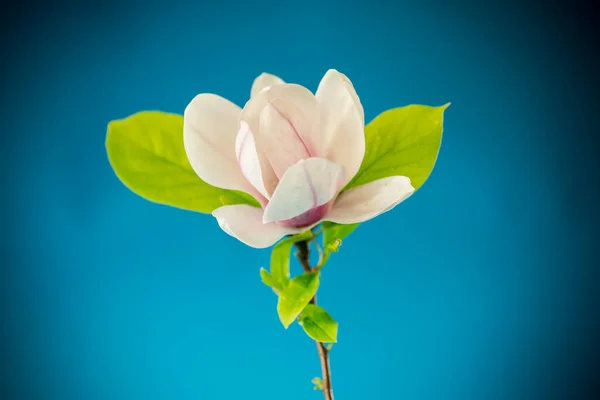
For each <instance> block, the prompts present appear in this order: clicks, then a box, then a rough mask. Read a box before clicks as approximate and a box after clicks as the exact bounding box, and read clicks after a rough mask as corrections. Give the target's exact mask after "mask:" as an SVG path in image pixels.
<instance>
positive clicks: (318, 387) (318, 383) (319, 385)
mask: <svg viewBox="0 0 600 400" xmlns="http://www.w3.org/2000/svg"><path fill="white" fill-rule="evenodd" d="M311 382H312V384H313V385H315V387H313V389H314V390H323V380H322V379H321V378H319V377H316V378H313V379H312V381H311Z"/></svg>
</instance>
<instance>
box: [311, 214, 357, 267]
mask: <svg viewBox="0 0 600 400" xmlns="http://www.w3.org/2000/svg"><path fill="white" fill-rule="evenodd" d="M358 225H360V224H348V225H341V224H336V223H334V222H323V225H322V228H323V259H322V260H321V263H320V264H319V268H320V267H322V266H323V265H325V263H326V262H327V260H329V257H330V256H331V253H335V252H337V251H338V250H339V247H340V246H341V245H342V239H344V238H345V237H347V236H348V235H350V234H351V233H352V232H354V230H355V229H356V228H358Z"/></svg>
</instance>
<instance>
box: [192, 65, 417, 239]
mask: <svg viewBox="0 0 600 400" xmlns="http://www.w3.org/2000/svg"><path fill="white" fill-rule="evenodd" d="M183 134H184V145H185V151H186V154H187V157H188V159H189V161H190V164H191V166H192V168H193V169H194V171H195V172H196V173H197V174H198V176H199V177H200V178H201V179H203V180H204V181H205V182H207V183H209V184H211V185H213V186H216V187H220V188H223V189H231V190H240V191H243V192H246V193H248V194H250V195H252V196H253V197H254V198H255V199H256V200H257V201H258V202H259V203H260V204H261V208H258V207H253V206H250V205H226V206H223V207H220V208H217V209H216V210H214V212H213V216H214V217H215V218H216V219H217V220H218V222H219V226H220V227H221V228H222V229H223V230H224V231H225V232H226V233H228V234H229V235H231V236H233V237H235V238H237V239H239V240H240V241H242V242H243V243H245V244H247V245H249V246H252V247H256V248H264V247H269V246H271V245H273V244H274V243H275V242H277V241H278V240H279V239H280V238H282V237H283V236H285V235H291V234H297V233H301V232H304V231H306V230H307V229H311V228H312V227H314V226H316V225H318V224H319V223H321V222H323V221H331V222H336V223H339V224H351V223H357V222H364V221H367V220H369V219H372V218H374V217H376V216H377V215H379V214H381V213H383V212H386V211H389V210H390V209H392V208H393V207H394V206H396V205H397V204H399V203H400V202H401V201H403V200H404V199H406V198H407V197H408V196H410V195H411V194H412V193H413V192H414V188H413V187H412V186H411V183H410V179H409V178H407V177H405V176H390V177H387V178H382V179H379V180H375V181H373V182H369V183H367V184H364V185H361V186H357V187H353V188H351V189H348V190H346V191H344V192H342V193H341V194H340V191H341V190H342V189H343V188H344V187H345V186H346V184H347V183H348V182H350V180H351V179H352V178H353V177H354V175H355V174H356V173H357V172H358V170H359V168H360V166H361V162H362V159H363V156H364V153H365V136H364V111H363V107H362V105H361V103H360V100H359V98H358V95H357V94H356V91H355V90H354V87H353V85H352V83H351V82H350V80H349V79H348V78H347V77H346V76H345V75H344V74H341V73H339V72H338V71H336V70H329V71H327V73H326V74H325V76H324V77H323V79H322V80H321V82H320V84H319V87H318V89H317V92H316V94H313V93H311V92H310V91H309V90H308V89H306V88H304V87H302V86H300V85H296V84H287V83H285V82H284V81H282V80H281V79H280V78H278V77H276V76H273V75H270V74H266V73H263V74H261V75H260V76H259V77H258V78H256V79H255V81H254V84H253V85H252V90H251V98H250V100H249V101H248V102H247V103H246V105H245V106H244V108H243V109H240V108H239V107H238V106H237V105H235V104H233V103H232V102H230V101H228V100H226V99H224V98H222V97H220V96H217V95H214V94H207V93H203V94H199V95H197V96H196V97H195V98H194V99H193V100H192V101H191V102H190V104H189V105H188V106H187V107H186V109H185V113H184V132H183Z"/></svg>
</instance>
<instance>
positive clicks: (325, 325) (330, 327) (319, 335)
mask: <svg viewBox="0 0 600 400" xmlns="http://www.w3.org/2000/svg"><path fill="white" fill-rule="evenodd" d="M298 322H300V325H302V327H303V328H304V331H305V332H306V334H307V335H308V336H310V337H311V338H313V339H314V340H316V341H318V342H322V343H335V342H336V341H337V332H338V323H337V322H335V321H334V320H333V318H331V315H329V314H328V313H327V311H325V310H324V309H323V308H321V307H319V306H317V305H315V304H308V305H307V306H306V307H305V308H304V310H303V311H302V314H300V317H298Z"/></svg>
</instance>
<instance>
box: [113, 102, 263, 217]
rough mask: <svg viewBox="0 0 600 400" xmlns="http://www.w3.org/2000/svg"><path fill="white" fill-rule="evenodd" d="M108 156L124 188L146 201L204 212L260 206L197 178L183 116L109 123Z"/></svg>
mask: <svg viewBox="0 0 600 400" xmlns="http://www.w3.org/2000/svg"><path fill="white" fill-rule="evenodd" d="M106 151H107V153H108V159H109V161H110V164H111V166H112V168H113V169H114V171H115V173H116V175H117V176H118V177H119V179H120V180H121V181H122V182H123V184H124V185H125V186H127V187H128V188H129V189H130V190H131V191H133V192H134V193H136V194H138V195H139V196H141V197H143V198H145V199H147V200H150V201H153V202H156V203H160V204H166V205H169V206H173V207H177V208H182V209H185V210H191V211H198V212H202V213H211V212H212V211H214V210H215V209H216V208H219V207H221V206H222V205H229V204H249V205H252V206H255V207H260V204H259V203H258V202H257V201H256V200H255V199H254V198H253V197H252V196H250V195H248V194H246V193H243V192H239V191H234V190H225V189H220V188H217V187H214V186H211V185H209V184H208V183H206V182H204V181H203V180H202V179H200V178H199V177H198V175H196V173H195V172H194V170H193V169H192V167H191V166H190V163H189V161H188V159H187V156H186V154H185V149H184V147H183V117H182V116H181V115H177V114H171V113H165V112H160V111H142V112H139V113H136V114H133V115H131V116H129V117H127V118H125V119H121V120H115V121H111V122H110V123H109V124H108V129H107V134H106Z"/></svg>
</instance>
